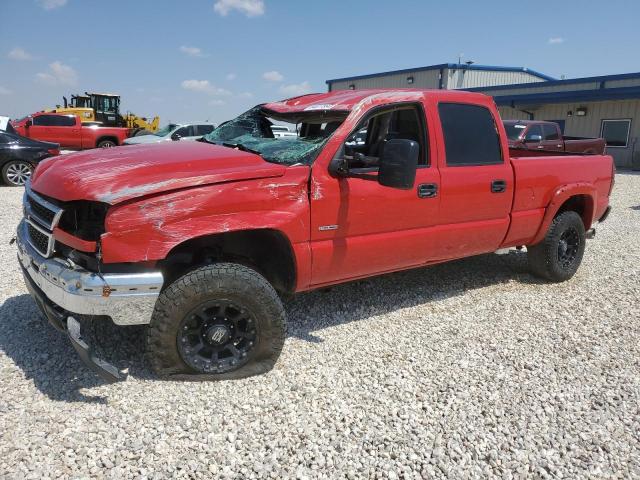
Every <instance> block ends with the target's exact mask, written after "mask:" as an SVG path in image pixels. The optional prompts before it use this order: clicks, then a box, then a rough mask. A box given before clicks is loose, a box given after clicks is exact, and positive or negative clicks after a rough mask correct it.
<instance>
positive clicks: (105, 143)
mask: <svg viewBox="0 0 640 480" xmlns="http://www.w3.org/2000/svg"><path fill="white" fill-rule="evenodd" d="M97 146H98V148H112V147H117V146H118V144H117V143H116V142H114V141H113V140H102V141H100V142H98V145H97Z"/></svg>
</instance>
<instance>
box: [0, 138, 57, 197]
mask: <svg viewBox="0 0 640 480" xmlns="http://www.w3.org/2000/svg"><path fill="white" fill-rule="evenodd" d="M59 147H60V146H59V145H58V144H57V143H50V142H41V141H38V140H32V139H30V138H26V137H22V136H20V135H18V134H16V133H9V132H8V131H0V168H1V169H2V170H1V172H2V181H3V182H4V183H5V184H6V185H11V186H14V187H17V186H21V185H24V184H25V183H26V182H27V180H29V178H30V177H31V173H32V172H33V169H34V167H35V166H36V165H37V164H38V163H40V161H42V160H44V159H45V158H49V157H51V156H54V155H58V154H59V153H60V149H59Z"/></svg>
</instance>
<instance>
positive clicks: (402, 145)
mask: <svg viewBox="0 0 640 480" xmlns="http://www.w3.org/2000/svg"><path fill="white" fill-rule="evenodd" d="M419 156H420V145H419V144H418V142H416V141H414V140H406V139H400V138H398V139H392V140H388V141H387V143H386V144H385V146H384V149H383V151H382V155H381V156H380V168H379V170H378V183H380V185H383V186H385V187H391V188H398V189H400V190H409V189H411V188H413V185H414V184H415V181H416V170H417V168H418V158H419Z"/></svg>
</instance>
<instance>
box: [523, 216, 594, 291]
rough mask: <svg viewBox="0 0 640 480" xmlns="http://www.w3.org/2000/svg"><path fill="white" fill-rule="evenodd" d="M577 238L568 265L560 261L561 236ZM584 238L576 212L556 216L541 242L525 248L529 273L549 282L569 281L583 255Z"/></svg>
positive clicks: (580, 221)
mask: <svg viewBox="0 0 640 480" xmlns="http://www.w3.org/2000/svg"><path fill="white" fill-rule="evenodd" d="M567 234H573V236H574V237H576V236H577V240H578V242H579V244H578V245H577V251H576V252H575V256H574V258H573V260H572V261H571V262H570V263H568V264H567V263H564V264H563V262H562V261H561V260H560V250H561V245H560V243H561V241H562V237H563V235H567ZM585 242H586V236H585V230H584V224H583V223H582V218H580V215H578V214H577V213H576V212H572V211H569V212H563V213H561V214H560V215H558V216H556V218H554V219H553V222H551V225H550V226H549V230H548V231H547V234H546V235H545V237H544V239H543V240H542V242H540V243H538V244H537V245H532V246H527V260H528V263H529V268H530V270H531V273H533V274H534V275H536V276H537V277H540V278H544V279H546V280H549V281H551V282H564V281H566V280H569V279H570V278H571V277H573V275H574V274H575V273H576V271H577V270H578V267H579V266H580V263H581V262H582V257H583V255H584V248H585Z"/></svg>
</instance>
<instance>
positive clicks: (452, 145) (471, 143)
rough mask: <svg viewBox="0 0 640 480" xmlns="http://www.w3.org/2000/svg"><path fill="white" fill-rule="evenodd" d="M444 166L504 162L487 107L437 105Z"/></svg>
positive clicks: (498, 139)
mask: <svg viewBox="0 0 640 480" xmlns="http://www.w3.org/2000/svg"><path fill="white" fill-rule="evenodd" d="M438 112H439V114H440V121H441V122H442V133H443V134H444V147H445V153H446V157H447V165H448V166H451V167H457V166H469V165H476V166H477V165H495V164H500V163H502V162H503V160H502V150H501V148H500V137H499V136H498V130H497V128H496V124H495V121H494V119H493V116H492V115H491V112H490V111H489V109H487V108H485V107H481V106H478V105H466V104H460V103H441V104H440V105H438Z"/></svg>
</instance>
